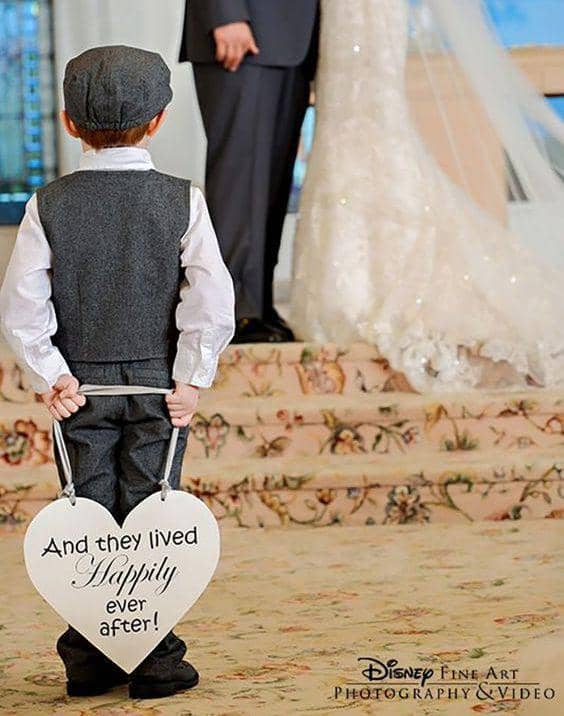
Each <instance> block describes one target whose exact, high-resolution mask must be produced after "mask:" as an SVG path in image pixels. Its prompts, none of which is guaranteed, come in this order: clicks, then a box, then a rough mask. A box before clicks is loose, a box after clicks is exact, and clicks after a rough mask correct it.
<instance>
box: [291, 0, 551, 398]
mask: <svg viewBox="0 0 564 716" xmlns="http://www.w3.org/2000/svg"><path fill="white" fill-rule="evenodd" d="M407 13H408V8H407V4H406V0H347V1H346V2H343V0H324V2H322V25H321V39H320V59H319V66H318V74H317V79H316V129H315V139H314V145H313V149H312V153H311V155H310V157H309V160H308V171H307V177H306V181H305V185H304V188H303V192H302V199H301V206H300V216H299V221H298V229H297V236H296V241H295V248H294V276H293V285H292V297H291V325H292V327H293V328H294V330H295V331H296V334H297V336H299V337H300V338H301V339H303V340H311V341H316V342H326V341H329V342H336V343H339V344H348V343H350V342H353V341H367V342H369V343H371V344H376V345H377V346H378V349H379V350H380V352H381V353H382V354H383V355H384V356H385V357H386V358H387V359H388V360H389V361H390V363H391V365H392V367H393V368H394V369H396V370H398V371H401V372H403V373H404V374H405V375H406V377H407V378H408V380H409V382H410V383H411V385H412V386H413V388H415V389H416V390H419V391H433V390H443V391H444V390H465V389H471V388H478V387H492V386H494V387H495V386H499V385H504V384H505V385H506V384H508V383H510V384H513V385H526V384H527V382H528V383H529V384H530V383H531V382H533V383H537V384H542V385H545V386H554V385H558V384H562V383H563V382H564V309H563V306H564V280H563V279H564V277H563V276H561V275H560V274H558V273H557V272H552V271H551V270H550V269H548V268H546V267H543V265H542V264H541V263H537V262H536V260H535V258H534V257H533V256H532V255H531V254H529V253H527V252H526V250H525V249H524V248H523V247H522V246H521V244H520V243H519V242H518V241H517V240H516V239H515V238H514V237H513V236H512V235H511V234H510V233H509V232H508V231H507V230H506V229H505V228H504V227H503V226H502V225H501V224H498V223H497V222H496V221H495V220H494V219H493V218H491V217H490V216H489V215H488V214H487V213H486V212H485V211H483V210H482V209H480V208H479V207H478V205H477V204H475V203H474V202H473V201H472V200H471V199H470V197H469V196H468V195H467V194H466V193H465V192H464V191H463V190H462V189H460V188H459V187H458V185H457V184H455V183H454V182H453V181H452V180H451V179H450V178H449V177H448V176H447V175H446V174H445V173H444V172H443V171H442V170H441V169H440V168H439V165H438V164H437V163H436V161H435V159H434V157H433V156H432V155H431V153H430V152H429V151H428V150H427V149H426V146H425V145H424V143H423V141H422V140H421V138H420V136H419V135H418V133H417V131H416V130H415V128H414V125H413V124H412V121H411V118H410V111H409V105H408V102H407V97H406V91H405V82H404V70H405V62H406V53H407V40H408V33H407V25H408V18H407ZM500 368H503V370H502V371H501V372H500ZM500 375H502V378H501V381H500Z"/></svg>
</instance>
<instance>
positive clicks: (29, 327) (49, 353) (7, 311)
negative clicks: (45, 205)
mask: <svg viewBox="0 0 564 716" xmlns="http://www.w3.org/2000/svg"><path fill="white" fill-rule="evenodd" d="M85 169H88V170H92V169H94V170H96V169H100V170H106V171H107V170H116V171H119V170H125V169H128V170H131V169H138V170H139V171H143V170H145V171H147V170H149V169H154V166H153V162H152V160H151V155H150V154H149V152H148V151H147V150H146V149H144V148H141V147H112V148H108V149H101V150H98V151H95V150H90V151H87V152H84V153H83V154H82V157H81V161H80V167H79V169H78V171H81V170H85ZM190 199H191V201H190V222H189V226H188V229H187V231H186V233H185V234H184V236H183V237H182V239H181V242H180V247H179V251H180V261H181V266H182V267H183V269H184V273H185V280H184V281H183V282H182V284H181V287H180V295H179V303H178V307H177V309H176V325H177V328H178V330H179V333H180V335H179V339H178V348H177V353H176V358H175V361H174V366H173V373H172V377H173V379H174V380H177V381H180V382H182V383H189V384H191V385H197V386H199V387H201V388H208V387H209V386H210V385H211V384H212V382H213V378H214V376H215V372H216V370H217V361H218V357H219V354H220V353H221V352H222V351H223V350H224V348H225V347H226V346H227V345H228V343H229V342H230V340H231V338H232V337H233V332H234V293H233V282H232V280H231V276H230V275H229V272H228V270H227V268H226V267H225V264H224V263H223V259H222V257H221V254H220V251H219V246H218V243H217V238H216V235H215V232H214V229H213V226H212V223H211V219H210V216H209V213H208V209H207V206H206V202H205V199H204V197H203V194H202V192H201V191H200V189H198V188H196V187H194V186H192V188H191V196H190ZM51 266H52V253H51V248H50V246H49V243H48V241H47V238H46V236H45V232H44V230H43V227H42V226H41V221H40V219H39V214H38V209H37V197H36V195H35V194H34V195H33V196H32V197H31V199H30V200H29V201H28V203H27V205H26V210H25V215H24V218H23V220H22V223H21V225H20V228H19V230H18V234H17V237H16V243H15V246H14V250H13V253H12V257H11V259H10V263H9V265H8V268H7V270H6V275H5V277H4V283H3V285H2V289H1V290H0V314H1V326H2V331H3V333H4V336H5V337H6V340H7V341H8V343H9V345H10V347H11V348H12V350H13V351H14V353H15V354H16V356H17V358H18V359H19V360H20V361H21V363H22V364H23V366H24V368H25V369H26V372H27V373H28V375H29V377H30V381H31V385H32V387H33V389H34V390H35V391H36V392H38V393H42V392H46V391H47V390H49V389H50V388H51V387H52V386H53V385H54V384H55V383H56V382H57V379H58V378H59V377H60V376H61V375H63V374H64V373H70V372H71V371H70V370H69V367H68V365H67V363H66V361H65V359H64V357H63V356H62V354H61V352H60V351H59V349H58V348H57V347H56V346H54V345H53V342H52V336H53V335H54V334H55V333H56V332H57V316H56V315H55V309H54V307H53V302H52V300H51V277H50V270H51ZM101 270H103V267H101Z"/></svg>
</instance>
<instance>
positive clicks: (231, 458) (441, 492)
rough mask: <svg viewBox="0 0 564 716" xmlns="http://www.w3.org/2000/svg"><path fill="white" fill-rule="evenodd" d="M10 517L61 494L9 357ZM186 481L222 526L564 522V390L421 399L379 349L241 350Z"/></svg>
mask: <svg viewBox="0 0 564 716" xmlns="http://www.w3.org/2000/svg"><path fill="white" fill-rule="evenodd" d="M1 368H2V375H1V385H0V390H1V396H0V399H1V400H2V401H3V402H2V404H1V408H0V410H1V413H0V415H1V416H2V417H1V418H0V447H1V456H2V460H1V467H0V495H1V497H0V519H2V520H3V521H4V523H5V524H19V523H22V522H23V523H25V522H27V521H28V520H29V519H30V517H31V516H33V514H35V513H36V512H37V510H38V509H40V508H41V507H42V506H43V505H44V504H45V503H46V502H47V501H48V500H50V499H52V498H53V497H54V496H55V494H56V492H57V480H56V474H55V469H54V464H53V461H52V456H51V440H50V420H49V416H48V414H47V413H46V411H45V410H44V409H43V407H42V406H41V405H39V404H38V403H36V402H35V401H34V396H33V394H32V393H31V392H30V391H29V389H27V388H26V384H25V379H24V378H23V377H22V374H21V372H20V370H19V369H18V368H17V366H16V365H15V363H14V360H13V358H11V356H10V355H9V354H8V353H7V352H6V350H5V349H4V352H3V354H2V360H1ZM183 485H184V487H185V488H186V489H188V490H190V491H192V492H193V493H195V494H196V495H199V496H201V497H202V498H203V499H205V500H206V502H207V503H208V504H209V505H210V507H212V509H213V510H214V512H215V513H216V515H217V516H218V518H220V519H221V521H222V524H223V525H224V526H242V527H270V526H283V527H290V526H302V525H312V526H318V525H327V524H354V525H371V524H390V523H394V524H397V523H426V522H429V521H431V522H453V521H457V522H467V521H473V520H477V519H489V520H500V519H522V518H532V517H536V518H541V517H552V518H562V517H564V391H559V392H554V391H553V392H549V391H543V390H538V389H529V390H527V391H523V392H510V391H495V392H489V393H466V394H460V393H459V394H455V393H449V394H443V395H437V394H432V395H426V396H422V395H418V394H415V393H413V392H410V388H409V385H408V384H407V382H406V380H405V378H404V377H403V376H402V375H400V374H398V373H395V372H394V371H393V370H391V369H390V367H389V365H388V364H387V362H386V360H385V359H383V358H382V357H381V356H380V355H379V354H378V353H377V351H376V350H375V349H373V348H371V347H369V346H366V345H362V344H358V345H353V346H351V347H350V348H348V349H340V348H338V347H337V346H334V345H328V346H323V347H321V346H313V345H306V344H300V343H294V344H283V345H278V346H272V345H254V346H233V347H231V348H229V349H228V350H227V351H226V352H225V353H224V355H223V356H222V359H221V363H220V369H219V372H218V376H217V380H216V383H215V386H214V388H213V389H212V390H210V391H206V392H205V393H203V395H202V399H201V402H200V406H199V411H198V413H197V415H196V416H195V417H194V420H193V422H192V434H191V438H190V441H189V449H188V452H187V455H186V460H185V466H184V473H183Z"/></svg>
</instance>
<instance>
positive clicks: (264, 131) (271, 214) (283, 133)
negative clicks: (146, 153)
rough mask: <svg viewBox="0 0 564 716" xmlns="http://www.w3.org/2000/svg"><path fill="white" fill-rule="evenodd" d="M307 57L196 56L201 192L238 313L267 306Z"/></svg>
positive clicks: (253, 314)
mask: <svg viewBox="0 0 564 716" xmlns="http://www.w3.org/2000/svg"><path fill="white" fill-rule="evenodd" d="M311 64H312V60H311V58H310V57H309V56H308V58H306V61H305V62H304V63H302V64H301V65H298V66H297V67H261V66H258V65H247V64H244V63H243V64H242V65H241V66H240V68H239V69H238V70H237V72H227V71H226V70H224V69H223V68H222V67H221V66H219V65H217V64H204V63H201V64H200V63H196V64H194V66H193V67H194V79H195V82H196V90H197V94H198V101H199V104H200V110H201V113H202V119H203V122H204V128H205V130H206V136H207V139H208V153H207V164H206V199H207V202H208V206H209V210H210V215H211V218H212V221H213V224H214V227H215V230H216V233H217V236H218V241H219V244H220V247H221V251H222V254H223V258H224V260H225V262H226V264H227V267H228V268H229V271H230V273H231V276H232V277H233V282H234V286H235V296H236V315H237V318H244V317H246V318H264V319H266V320H268V318H269V316H270V314H271V312H272V310H273V297H272V281H273V277H274V269H275V267H276V264H277V262H278V253H279V249H280V241H281V237H282V228H283V225H284V218H285V216H286V209H287V206H288V198H289V195H290V189H291V182H292V174H293V167H294V161H295V158H296V153H297V150H298V144H299V139H300V129H301V126H302V122H303V118H304V113H305V110H306V109H307V106H308V102H309V82H310V78H311V72H312V69H311Z"/></svg>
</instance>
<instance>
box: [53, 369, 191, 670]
mask: <svg viewBox="0 0 564 716" xmlns="http://www.w3.org/2000/svg"><path fill="white" fill-rule="evenodd" d="M69 367H70V369H71V371H72V373H73V375H74V376H76V378H78V380H79V381H80V383H81V384H83V383H93V384H100V385H146V386H154V387H156V388H170V387H172V382H171V378H170V375H171V371H170V368H169V365H168V363H167V361H166V360H164V359H149V360H143V361H134V362H131V361H130V362H126V363H76V362H69ZM61 428H62V431H63V435H64V439H65V444H66V446H67V450H68V453H69V459H70V462H71V467H72V470H73V477H74V483H75V489H76V494H77V496H79V497H88V498H89V499H91V500H95V501H96V502H99V503H100V504H102V505H104V507H106V509H108V510H109V511H110V512H111V513H112V515H113V516H114V517H115V519H116V520H117V522H118V523H120V524H121V523H122V522H123V520H124V518H125V516H126V515H127V513H128V512H129V511H130V510H132V509H133V508H134V507H135V506H136V505H137V504H139V502H141V501H142V500H144V499H145V497H148V496H149V495H150V494H152V493H153V492H155V491H156V490H158V489H160V488H159V485H158V482H159V480H160V479H161V477H162V472H163V467H164V463H165V458H166V453H167V450H168V444H169V439H170V435H171V432H172V425H171V422H170V418H169V415H168V410H167V407H166V403H165V399H164V395H135V396H89V397H88V398H87V399H86V405H85V406H84V407H83V408H81V409H80V410H79V411H78V412H77V413H75V414H74V415H72V416H71V417H70V418H67V419H66V420H64V421H63V422H62V423H61ZM187 435H188V430H187V428H183V429H181V430H180V434H179V438H178V445H177V448H176V452H175V457H174V462H173V467H172V472H171V475H170V484H171V486H172V487H173V488H177V487H178V486H179V484H180V474H181V469H182V458H183V455H184V451H185V449H186V440H187ZM57 467H58V469H59V477H60V480H61V484H62V485H64V484H65V481H64V476H63V473H62V470H61V466H60V463H59V459H58V456H57ZM57 651H58V652H59V655H60V656H61V658H62V660H63V662H64V664H65V668H66V673H67V678H68V679H69V680H73V681H92V680H95V679H100V678H104V677H111V676H115V675H116V673H117V674H119V673H120V672H121V670H120V669H119V668H118V667H117V666H116V665H115V664H113V662H111V661H110V659H108V658H107V657H106V656H104V654H102V653H101V652H100V651H99V650H98V649H96V647H94V646H93V645H92V644H91V643H90V642H89V641H88V640H87V639H85V638H84V637H83V636H82V635H81V634H79V633H78V632H77V631H76V630H75V629H73V628H72V627H69V629H67V631H66V632H65V633H64V634H63V635H62V636H61V637H60V638H59V640H58V642H57ZM185 653H186V645H185V644H184V642H183V641H182V640H181V639H179V638H178V637H177V636H175V635H174V634H173V633H172V632H170V633H169V634H168V635H167V636H166V637H165V638H164V639H163V641H162V642H161V643H160V644H158V645H157V647H156V648H155V650H154V651H153V652H151V654H149V656H147V658H146V659H145V660H144V661H143V662H141V664H140V665H139V666H138V667H137V668H136V669H135V671H134V674H135V675H136V676H140V677H147V678H150V679H163V680H166V679H167V678H168V675H169V674H170V673H171V672H172V671H173V670H174V668H175V667H176V666H177V665H178V664H179V663H180V662H181V661H182V658H183V656H184V654H185Z"/></svg>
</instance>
